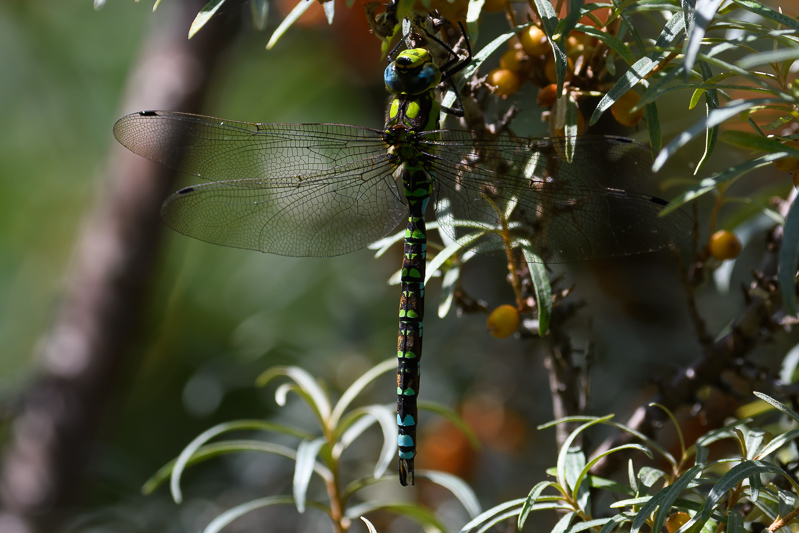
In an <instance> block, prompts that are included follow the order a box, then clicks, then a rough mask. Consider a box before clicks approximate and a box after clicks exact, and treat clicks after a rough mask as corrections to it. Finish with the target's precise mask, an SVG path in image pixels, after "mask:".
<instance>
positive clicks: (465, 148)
mask: <svg viewBox="0 0 799 533" xmlns="http://www.w3.org/2000/svg"><path fill="white" fill-rule="evenodd" d="M429 148H430V154H431V159H430V163H429V166H430V167H431V169H432V170H433V171H434V172H435V174H436V178H437V185H438V189H437V194H438V203H437V208H439V209H441V208H446V213H444V215H445V216H443V217H441V218H443V219H444V221H445V224H444V227H445V231H448V233H449V234H450V235H451V236H452V237H453V238H458V237H460V236H462V235H463V234H465V233H469V232H471V231H475V229H474V227H471V228H470V227H468V226H464V225H463V224H462V222H463V221H471V222H472V226H477V228H478V229H481V230H483V231H485V232H486V236H485V239H487V240H489V243H486V244H485V245H484V249H490V248H492V246H491V243H490V241H491V240H494V241H495V244H496V245H501V243H502V240H501V237H500V236H499V233H498V230H499V229H500V228H501V224H500V220H501V216H500V215H502V216H504V217H506V222H507V225H508V228H509V231H510V233H511V235H512V236H514V237H516V238H517V239H520V240H522V241H525V242H527V243H528V244H529V246H530V248H531V249H532V250H533V251H534V252H535V253H536V254H537V255H538V256H539V258H540V259H541V260H542V261H544V262H552V263H561V262H568V261H575V260H581V259H592V258H600V257H613V256H623V255H630V254H637V253H642V252H650V251H655V250H659V249H662V248H665V247H667V246H669V245H671V244H673V243H675V242H677V241H679V240H681V239H683V238H685V237H687V236H688V235H690V233H691V230H692V222H691V219H690V217H689V216H687V215H686V214H685V213H682V212H679V211H678V212H674V213H672V214H670V215H668V216H666V217H661V216H660V213H661V211H662V210H663V208H664V207H665V205H666V202H664V201H663V200H660V199H658V198H655V197H652V196H648V195H645V194H640V193H635V192H631V191H628V190H626V187H627V186H632V185H635V184H637V183H639V182H641V181H643V180H644V179H646V178H648V177H650V176H651V170H650V161H651V159H650V158H649V152H648V150H647V149H646V147H644V146H643V145H639V144H637V143H634V142H632V141H629V140H627V139H621V138H616V137H588V138H580V139H579V140H578V144H577V146H576V148H575V151H574V156H573V158H572V159H571V160H568V159H567V157H566V152H565V145H564V141H563V140H561V139H509V138H506V137H494V136H489V135H475V134H473V133H470V132H450V131H442V132H438V138H436V139H435V140H431V142H430V144H429ZM449 217H451V218H449ZM452 218H454V224H446V221H447V220H452ZM493 248H497V246H493Z"/></svg>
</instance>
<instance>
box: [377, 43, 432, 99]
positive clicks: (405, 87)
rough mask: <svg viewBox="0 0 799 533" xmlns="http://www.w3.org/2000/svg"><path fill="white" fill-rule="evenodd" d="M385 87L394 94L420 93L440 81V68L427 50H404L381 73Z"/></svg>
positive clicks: (428, 89)
mask: <svg viewBox="0 0 799 533" xmlns="http://www.w3.org/2000/svg"><path fill="white" fill-rule="evenodd" d="M383 79H384V80H385V82H386V88H387V89H388V90H389V91H391V92H392V93H394V94H411V95H415V94H422V93H424V92H427V91H430V90H431V89H433V88H434V87H435V86H436V85H438V84H439V83H441V70H440V69H439V68H438V67H437V66H436V64H435V63H433V59H432V58H431V57H430V53H429V52H428V51H427V50H424V49H419V48H414V49H412V50H405V51H403V52H402V53H400V55H399V56H398V57H397V59H396V60H395V61H393V62H392V63H391V64H390V65H389V66H388V67H386V71H385V73H384V74H383Z"/></svg>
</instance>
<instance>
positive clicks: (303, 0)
mask: <svg viewBox="0 0 799 533" xmlns="http://www.w3.org/2000/svg"><path fill="white" fill-rule="evenodd" d="M313 3H314V2H313V0H300V1H299V2H298V3H297V5H296V6H294V9H292V10H291V13H289V14H288V16H286V18H284V19H283V21H282V22H281V23H280V25H279V26H278V27H277V29H276V30H275V33H273V34H272V37H270V38H269V42H268V43H266V49H267V50H271V49H272V47H274V46H275V45H276V44H277V42H278V41H279V40H280V38H281V37H283V34H284V33H286V31H287V30H288V29H289V28H291V26H292V25H293V24H294V23H295V22H297V20H298V19H299V18H300V17H301V16H302V14H303V13H305V12H306V11H308V8H309V7H311V6H312V5H313Z"/></svg>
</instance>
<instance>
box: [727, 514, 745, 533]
mask: <svg viewBox="0 0 799 533" xmlns="http://www.w3.org/2000/svg"><path fill="white" fill-rule="evenodd" d="M727 533H744V517H743V516H741V513H739V512H738V509H730V510H728V511H727Z"/></svg>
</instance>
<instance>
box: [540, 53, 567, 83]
mask: <svg viewBox="0 0 799 533" xmlns="http://www.w3.org/2000/svg"><path fill="white" fill-rule="evenodd" d="M573 72H574V61H572V58H570V57H567V58H566V81H569V80H570V79H572V73H573ZM544 76H546V78H547V81H549V83H558V71H557V69H556V68H555V57H554V56H550V57H549V59H547V64H546V65H544Z"/></svg>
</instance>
